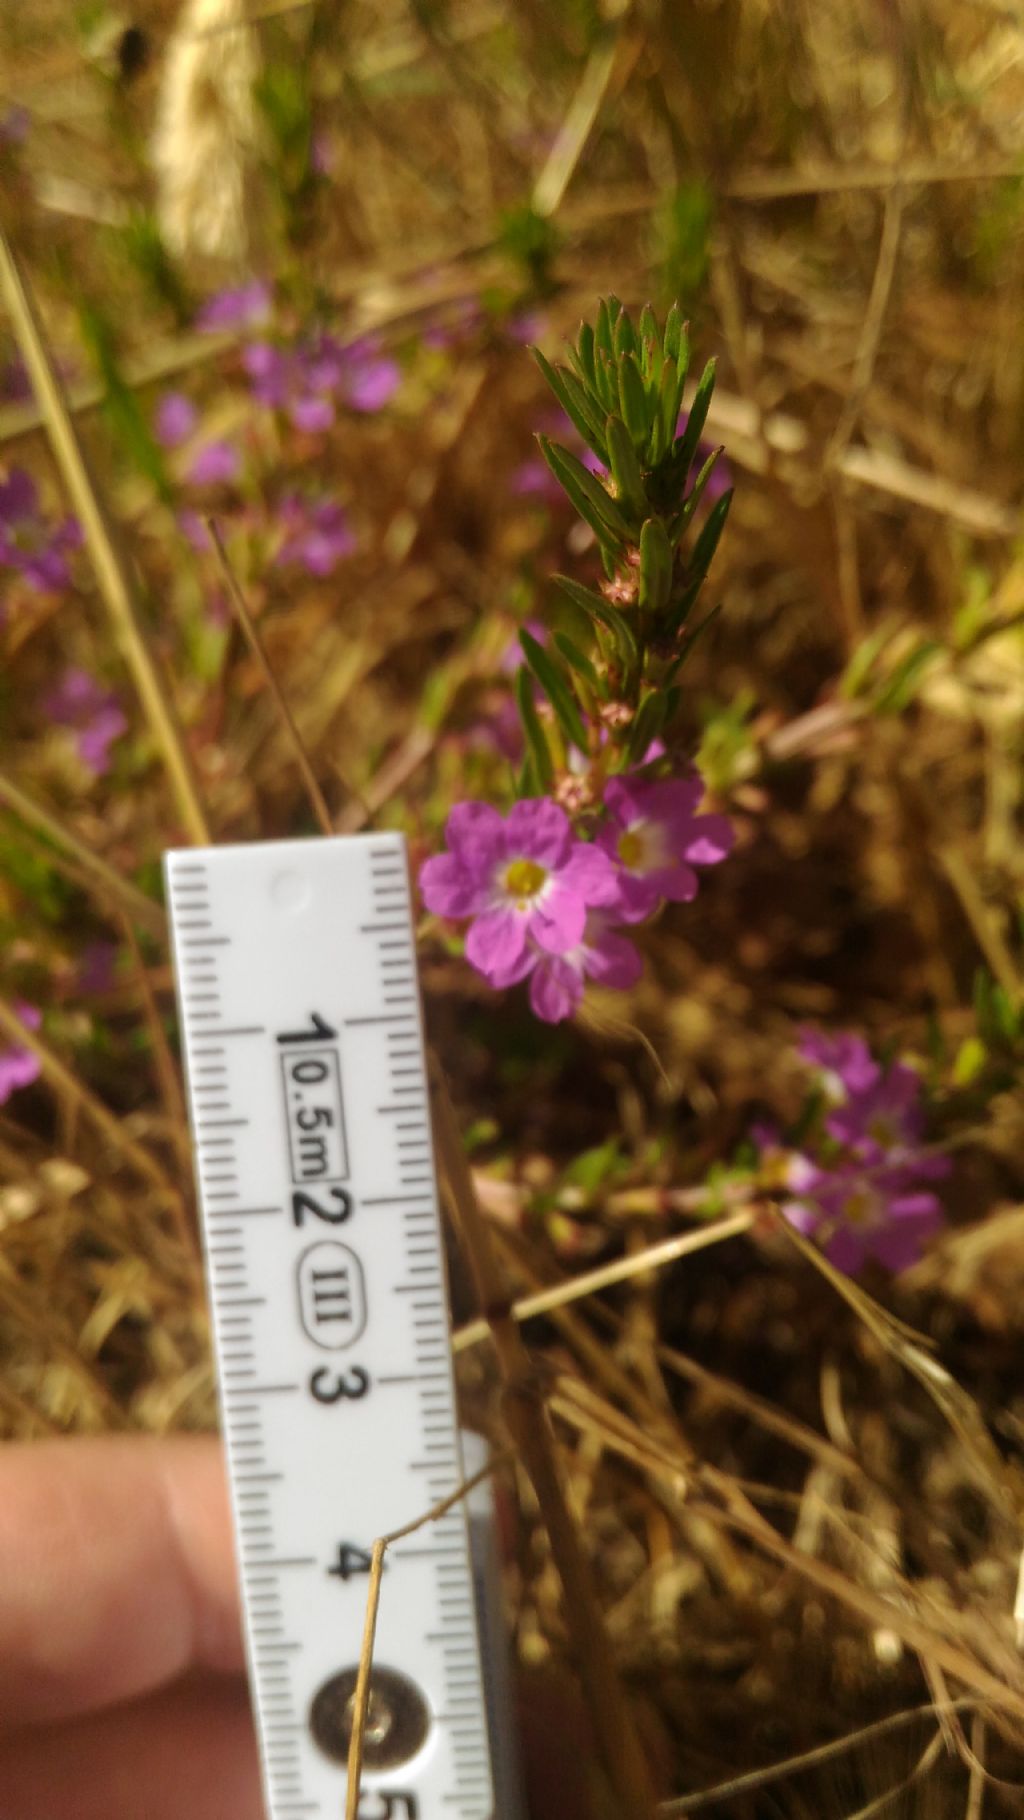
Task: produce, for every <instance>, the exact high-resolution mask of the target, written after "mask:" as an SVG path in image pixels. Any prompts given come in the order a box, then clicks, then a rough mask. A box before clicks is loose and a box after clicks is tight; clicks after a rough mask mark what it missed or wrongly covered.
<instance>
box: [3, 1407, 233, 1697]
mask: <svg viewBox="0 0 1024 1820" xmlns="http://www.w3.org/2000/svg"><path fill="white" fill-rule="evenodd" d="M243 1661H244V1656H243V1647H242V1638H241V1621H240V1615H239V1608H238V1594H237V1589H236V1573H235V1565H234V1556H233V1551H232V1541H231V1524H230V1517H229V1509H228V1496H227V1484H226V1477H225V1469H224V1461H223V1455H222V1452H221V1448H220V1445H219V1443H218V1442H217V1440H216V1439H215V1438H214V1437H212V1436H210V1437H206V1436H176V1437H170V1438H167V1439H157V1438H151V1437H147V1436H138V1435H135V1436H127V1435H125V1436H121V1435H118V1436H104V1437H96V1438H91V1437H89V1438H81V1439H77V1438H76V1439H70V1440H59V1441H39V1442H32V1443H30V1444H28V1445H16V1446H9V1447H6V1448H4V1449H2V1450H0V1725H2V1726H4V1727H9V1726H14V1725H19V1724H24V1723H27V1722H29V1721H36V1722H39V1721H43V1720H50V1719H58V1718H64V1717H67V1716H70V1715H72V1714H74V1713H81V1712H88V1711H90V1710H92V1709H94V1708H96V1707H101V1706H104V1705H108V1704H111V1703H113V1702H115V1701H118V1700H126V1699H131V1698H134V1697H135V1696H137V1695H139V1694H143V1693H146V1692H148V1691H149V1690H151V1689H153V1688H155V1687H158V1686H160V1685H161V1684H163V1683H165V1682H169V1681H171V1680H173V1679H175V1678H176V1677H177V1676H178V1675H180V1674H182V1673H183V1672H184V1671H185V1670H186V1669H188V1668H189V1667H203V1668H208V1669H214V1670H225V1671H227V1670H240V1669H241V1668H242V1666H243Z"/></svg>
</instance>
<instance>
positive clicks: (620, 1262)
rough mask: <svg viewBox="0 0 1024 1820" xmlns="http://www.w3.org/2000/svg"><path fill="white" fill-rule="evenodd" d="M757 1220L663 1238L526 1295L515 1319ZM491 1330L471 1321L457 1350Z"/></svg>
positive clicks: (738, 1218)
mask: <svg viewBox="0 0 1024 1820" xmlns="http://www.w3.org/2000/svg"><path fill="white" fill-rule="evenodd" d="M753 1220H754V1216H753V1214H752V1213H746V1212H744V1213H734V1214H732V1215H731V1216H730V1217H729V1218H728V1219H725V1220H715V1221H714V1222H713V1223H712V1224H711V1225H708V1226H703V1227H701V1228H700V1229H699V1231H697V1232H684V1233H680V1234H679V1235H678V1236H677V1237H676V1238H673V1239H663V1240H662V1242H661V1244H660V1245H650V1246H648V1247H647V1248H646V1249H645V1250H643V1251H637V1252H633V1253H632V1254H631V1255H630V1256H629V1257H627V1258H618V1259H617V1260H616V1262H615V1263H614V1264H602V1265H600V1266H599V1267H598V1268H597V1269H596V1270H587V1271H585V1272H584V1273H583V1274H582V1275H581V1276H578V1277H574V1278H572V1279H571V1281H569V1282H565V1283H558V1284H556V1285H554V1286H553V1287H552V1288H550V1289H541V1290H538V1291H537V1292H536V1293H535V1294H534V1295H528V1296H522V1297H521V1298H520V1299H519V1300H518V1301H516V1302H513V1304H512V1309H511V1313H512V1318H513V1320H515V1321H520V1322H521V1321H529V1320H531V1319H532V1318H533V1316H534V1315H540V1314H548V1313H550V1312H551V1311H552V1310H553V1309H556V1308H564V1307H565V1306H566V1304H567V1303H569V1302H578V1301H580V1300H581V1298H582V1297H584V1296H591V1295H597V1294H598V1292H599V1291H600V1290H602V1289H610V1288H611V1287H612V1285H613V1284H615V1283H626V1282H628V1281H629V1280H630V1278H632V1277H638V1276H642V1275H643V1274H644V1272H645V1271H648V1270H660V1269H662V1268H663V1267H664V1266H665V1265H666V1264H674V1263H675V1262H676V1261H677V1260H678V1259H679V1258H684V1257H689V1256H690V1255H692V1253H693V1252H696V1251H704V1250H706V1249H707V1247H708V1246H709V1245H719V1244H721V1243H723V1241H724V1240H726V1239H734V1238H738V1237H739V1236H740V1235H741V1234H742V1233H744V1232H749V1231H750V1228H751V1225H752V1224H753ZM490 1332H491V1328H490V1324H489V1323H488V1322H487V1321H485V1320H478V1321H470V1322H468V1323H467V1325H466V1326H465V1327H460V1328H459V1329H458V1330H457V1331H456V1332H455V1333H454V1334H453V1335H452V1350H453V1352H464V1351H465V1350H466V1348H467V1347H469V1346H478V1345H479V1344H480V1342H481V1341H482V1340H486V1339H487V1337H488V1335H489V1334H490Z"/></svg>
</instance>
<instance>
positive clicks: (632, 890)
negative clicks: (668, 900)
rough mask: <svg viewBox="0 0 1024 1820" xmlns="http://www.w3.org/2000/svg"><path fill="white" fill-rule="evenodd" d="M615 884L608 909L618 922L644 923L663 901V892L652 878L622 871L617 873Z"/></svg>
mask: <svg viewBox="0 0 1024 1820" xmlns="http://www.w3.org/2000/svg"><path fill="white" fill-rule="evenodd" d="M615 885H616V890H615V896H614V898H613V900H612V902H611V904H610V905H609V906H608V909H609V914H610V915H612V916H614V918H615V920H616V922H619V923H643V922H646V920H647V918H648V917H649V916H653V915H654V912H655V911H656V909H657V908H658V905H659V904H660V902H661V892H660V891H659V889H658V886H657V884H656V883H655V882H654V880H653V879H652V878H649V877H648V878H642V877H641V876H640V874H639V873H637V872H625V871H622V872H619V873H617V874H616V879H615Z"/></svg>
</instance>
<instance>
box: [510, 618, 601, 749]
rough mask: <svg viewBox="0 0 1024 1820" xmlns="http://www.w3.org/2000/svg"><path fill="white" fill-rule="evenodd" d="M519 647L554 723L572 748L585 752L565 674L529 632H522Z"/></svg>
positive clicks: (584, 739) (579, 719) (581, 728)
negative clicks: (546, 700) (545, 700)
mask: <svg viewBox="0 0 1024 1820" xmlns="http://www.w3.org/2000/svg"><path fill="white" fill-rule="evenodd" d="M519 643H520V644H521V645H522V647H523V656H524V657H525V658H526V661H527V663H528V664H529V666H530V669H531V670H532V671H533V674H534V676H535V677H536V678H537V681H538V682H539V683H540V686H541V688H542V689H543V691H544V693H545V695H546V696H547V698H548V700H549V702H550V703H551V706H552V708H553V709H554V711H555V719H556V720H557V722H558V724H559V726H560V727H561V729H562V732H563V734H564V735H565V738H566V739H567V740H568V742H569V744H570V745H571V746H577V747H578V748H579V750H580V751H581V752H585V751H586V749H587V735H586V731H585V729H584V726H583V717H582V715H581V714H580V710H579V706H578V704H577V701H576V697H575V696H574V695H573V692H572V688H571V686H570V684H569V680H568V678H567V677H566V675H565V673H564V671H562V670H560V669H559V667H558V665H557V664H556V662H555V660H554V658H553V657H551V656H550V654H549V653H548V652H547V651H545V649H544V647H543V645H539V644H538V643H537V640H536V639H535V638H534V636H533V634H532V632H527V631H525V630H523V631H521V632H520V634H519Z"/></svg>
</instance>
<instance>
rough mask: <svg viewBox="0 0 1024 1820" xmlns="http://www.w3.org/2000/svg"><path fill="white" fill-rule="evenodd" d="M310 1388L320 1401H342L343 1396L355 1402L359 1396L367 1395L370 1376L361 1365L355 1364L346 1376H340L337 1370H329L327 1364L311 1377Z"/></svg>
mask: <svg viewBox="0 0 1024 1820" xmlns="http://www.w3.org/2000/svg"><path fill="white" fill-rule="evenodd" d="M309 1388H310V1391H311V1393H312V1395H313V1396H314V1397H315V1398H316V1400H317V1402H318V1403H340V1402H341V1400H342V1398H343V1397H347V1398H348V1399H349V1401H350V1402H353V1403H354V1402H355V1401H356V1400H357V1399H358V1398H359V1397H365V1395H366V1393H367V1391H368V1390H369V1388H370V1378H369V1374H368V1373H367V1372H365V1371H364V1370H363V1368H362V1366H361V1365H353V1366H352V1369H351V1370H350V1371H347V1372H346V1373H345V1375H344V1377H338V1376H337V1374H336V1373H335V1372H332V1371H328V1369H327V1366H326V1365H321V1366H320V1368H319V1370H318V1371H314V1373H313V1376H312V1377H311V1378H310V1380H309Z"/></svg>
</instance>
